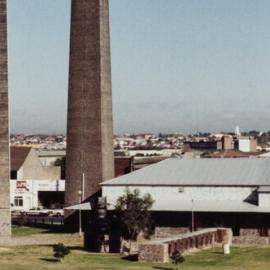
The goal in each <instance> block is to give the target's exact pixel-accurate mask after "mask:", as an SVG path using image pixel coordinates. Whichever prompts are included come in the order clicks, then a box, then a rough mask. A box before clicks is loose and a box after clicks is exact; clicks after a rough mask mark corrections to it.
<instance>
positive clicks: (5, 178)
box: [0, 0, 11, 237]
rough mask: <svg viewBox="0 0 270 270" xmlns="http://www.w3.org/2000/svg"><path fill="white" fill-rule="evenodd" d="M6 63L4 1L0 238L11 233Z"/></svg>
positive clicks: (3, 10) (0, 20)
mask: <svg viewBox="0 0 270 270" xmlns="http://www.w3.org/2000/svg"><path fill="white" fill-rule="evenodd" d="M7 61H8V54H7V3H6V0H0V237H5V236H9V235H10V233H11V231H10V228H11V225H10V223H11V220H10V209H9V124H8V62H7Z"/></svg>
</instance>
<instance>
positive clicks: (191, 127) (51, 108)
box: [8, 0, 270, 134]
mask: <svg viewBox="0 0 270 270" xmlns="http://www.w3.org/2000/svg"><path fill="white" fill-rule="evenodd" d="M8 12H9V13H8V20H9V21H8V22H9V29H8V30H9V86H10V115H11V131H12V132H28V133H39V132H55V133H59V132H65V129H66V107H67V79H68V53H69V27H70V1H69V0H46V1H44V0H8ZM269 14H270V1H268V0H260V1H254V0H219V1H217V0H204V1H201V0H136V1H134V0H111V1H110V21H111V51H112V80H113V108H114V130H115V133H116V134H120V133H124V132H185V133H187V132H196V131H197V130H199V131H221V130H225V131H230V130H233V129H234V127H235V126H236V125H239V126H240V128H241V129H242V130H251V129H259V130H269V129H270V125H269V119H270V110H269V107H270V91H269V90H270V16H269Z"/></svg>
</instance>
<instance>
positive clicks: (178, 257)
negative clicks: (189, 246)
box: [171, 250, 185, 269]
mask: <svg viewBox="0 0 270 270" xmlns="http://www.w3.org/2000/svg"><path fill="white" fill-rule="evenodd" d="M171 259H172V262H173V264H175V265H176V269H179V265H180V264H181V263H183V262H184V261H185V258H184V257H183V256H182V254H181V253H180V252H179V251H178V250H176V251H174V253H173V254H172V256H171Z"/></svg>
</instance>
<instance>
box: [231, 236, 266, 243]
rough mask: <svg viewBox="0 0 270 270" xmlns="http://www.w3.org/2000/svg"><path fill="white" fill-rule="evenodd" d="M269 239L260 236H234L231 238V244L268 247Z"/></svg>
mask: <svg viewBox="0 0 270 270" xmlns="http://www.w3.org/2000/svg"><path fill="white" fill-rule="evenodd" d="M269 243H270V241H269V237H262V236H255V235H254V236H252V235H246V236H234V237H233V244H235V245H252V246H254V245H258V246H261V245H269Z"/></svg>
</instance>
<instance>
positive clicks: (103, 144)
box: [65, 0, 114, 206]
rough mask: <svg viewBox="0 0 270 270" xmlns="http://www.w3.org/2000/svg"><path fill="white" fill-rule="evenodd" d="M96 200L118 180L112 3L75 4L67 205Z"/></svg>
mask: <svg viewBox="0 0 270 270" xmlns="http://www.w3.org/2000/svg"><path fill="white" fill-rule="evenodd" d="M83 173H84V175H85V181H84V190H83V194H84V199H85V200H87V199H89V198H90V197H92V196H94V195H95V194H96V193H97V192H98V191H99V190H100V186H99V183H100V182H102V181H104V180H107V179H110V178H113V177H114V161H113V123H112V93H111V62H110V34H109V4H108V0H72V12H71V34H70V66H69V93H68V122H67V156H66V195H65V204H66V206H70V205H74V204H78V202H79V200H80V198H79V194H78V192H79V191H80V190H82V189H83V186H82V174H83Z"/></svg>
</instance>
